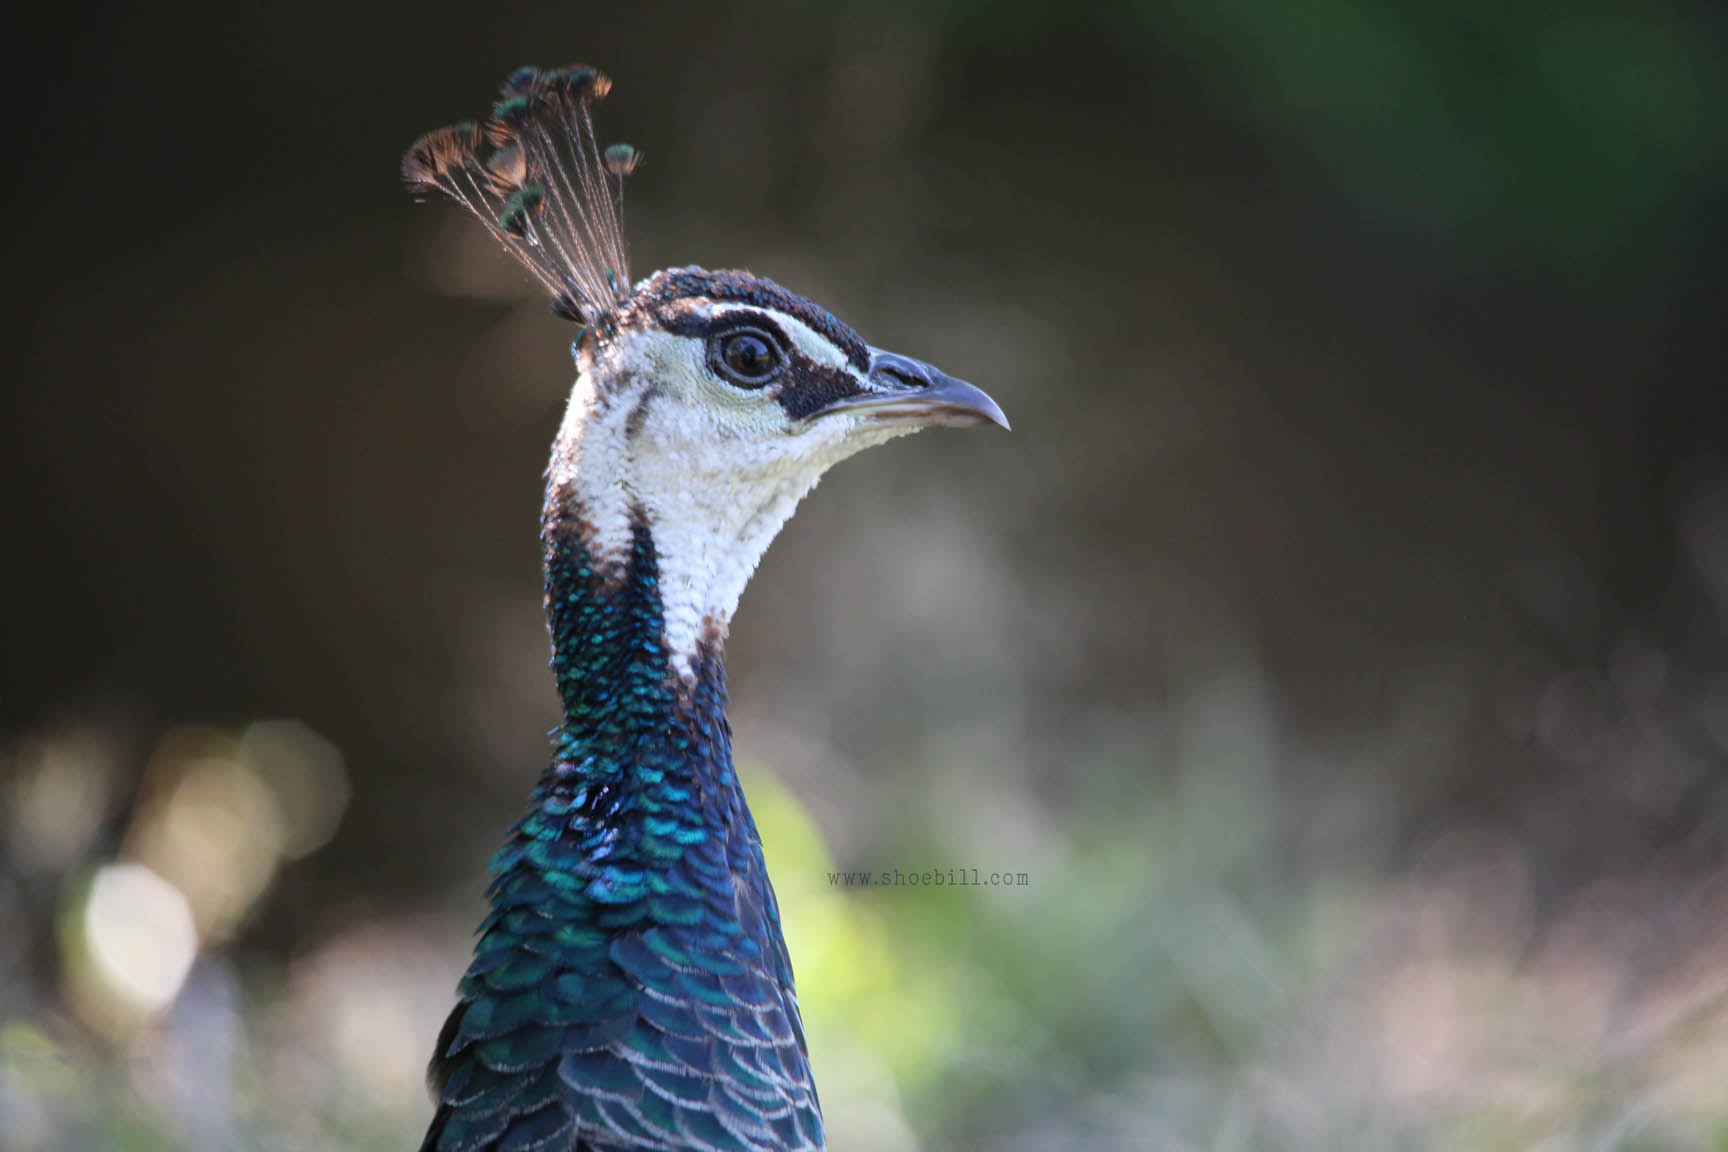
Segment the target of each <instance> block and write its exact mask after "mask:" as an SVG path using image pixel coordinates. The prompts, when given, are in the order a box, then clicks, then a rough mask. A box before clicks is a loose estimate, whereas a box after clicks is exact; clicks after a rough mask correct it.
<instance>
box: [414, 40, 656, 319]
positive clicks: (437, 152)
mask: <svg viewBox="0 0 1728 1152" xmlns="http://www.w3.org/2000/svg"><path fill="white" fill-rule="evenodd" d="M611 88H612V81H611V80H610V79H608V78H607V76H606V75H605V74H604V73H602V72H599V71H597V70H595V69H593V68H590V67H588V66H587V65H583V64H578V65H573V66H571V67H569V68H553V69H545V70H542V69H538V68H518V69H517V70H516V71H515V72H513V73H511V74H510V78H509V79H507V80H505V81H504V84H503V86H502V89H501V91H500V94H499V99H498V102H497V103H496V104H494V105H493V106H492V114H491V116H489V117H488V118H487V119H486V121H485V122H484V123H483V124H476V123H475V122H473V121H463V122H461V123H459V124H453V125H451V126H450V127H448V128H438V129H435V130H433V131H431V132H428V133H427V134H426V135H424V136H422V137H421V138H420V139H418V140H416V141H415V142H414V145H413V146H412V147H411V148H409V149H408V152H407V154H406V155H404V156H403V157H402V180H403V182H404V183H405V184H407V185H408V189H409V191H411V192H413V193H415V194H416V195H418V196H422V197H424V196H426V195H428V194H430V193H433V192H438V193H442V194H443V195H445V196H448V197H450V198H451V199H452V200H455V201H456V202H457V203H459V204H461V205H462V206H463V207H465V208H467V209H468V210H469V211H470V212H472V213H473V214H474V215H475V216H476V217H478V218H479V220H480V222H481V223H482V224H484V225H486V228H487V230H488V231H490V232H491V233H492V235H493V236H495V237H496V238H497V239H498V242H499V243H501V244H502V245H503V246H504V247H505V248H506V249H507V250H508V251H509V252H510V253H511V255H513V256H515V257H516V259H518V260H520V261H521V262H522V264H523V266H524V267H526V268H527V269H528V271H529V272H531V273H532V274H533V275H534V278H535V279H536V280H538V281H540V283H541V284H542V285H544V286H545V288H546V290H547V291H548V292H549V293H551V294H552V310H553V312H555V313H556V314H557V315H559V316H562V317H564V318H565V319H568V320H574V321H577V322H579V323H582V324H585V325H587V326H588V327H589V328H591V329H595V330H597V331H602V332H604V331H605V330H606V329H607V327H608V321H609V320H610V318H611V316H612V314H613V312H614V311H615V310H616V309H617V306H618V305H619V304H620V303H621V302H622V301H623V300H624V299H625V298H626V297H627V296H628V295H629V292H630V284H631V281H630V270H629V265H628V260H627V256H626V252H625V248H624V228H623V202H624V177H625V176H627V175H628V174H629V173H630V172H632V171H634V170H635V168H636V166H637V164H639V163H640V162H641V153H639V152H637V151H636V149H634V148H632V147H630V145H628V144H613V145H612V146H611V147H608V148H605V149H602V148H601V147H600V142H599V140H598V139H597V138H596V137H595V135H594V121H593V117H592V115H591V114H590V109H591V108H592V107H593V106H594V104H595V103H597V102H598V101H599V100H601V99H602V98H604V97H605V95H606V93H607V92H609V91H610V90H611Z"/></svg>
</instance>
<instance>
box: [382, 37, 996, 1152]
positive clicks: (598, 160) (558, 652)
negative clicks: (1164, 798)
mask: <svg viewBox="0 0 1728 1152" xmlns="http://www.w3.org/2000/svg"><path fill="white" fill-rule="evenodd" d="M609 88H610V81H608V80H607V79H606V78H605V77H604V76H603V75H601V74H600V73H598V72H596V71H594V70H593V69H591V68H587V67H583V66H577V67H573V68H569V69H559V70H554V71H550V72H541V71H537V70H535V69H531V68H529V69H521V70H518V71H517V72H515V73H513V74H512V75H511V77H510V78H509V79H508V80H506V81H505V83H504V85H503V94H502V99H501V100H500V101H499V102H498V104H497V105H496V107H495V108H494V110H493V115H492V117H491V118H490V119H489V120H487V121H486V122H485V123H484V124H483V125H476V124H473V123H471V122H465V123H461V124H457V125H455V126H453V127H451V128H444V129H439V130H438V131H435V132H431V133H428V134H427V135H426V136H424V137H422V138H421V139H420V140H419V141H418V142H416V143H415V145H414V146H413V147H412V148H410V149H409V151H408V154H407V155H406V156H405V157H404V159H403V166H402V173H403V176H404V179H405V180H406V182H407V183H408V185H409V187H410V189H411V190H412V191H414V192H416V193H425V192H428V191H436V192H440V193H443V194H445V195H449V196H450V197H452V198H454V199H455V200H457V201H458V202H460V203H462V204H463V205H464V206H466V207H467V208H469V209H470V210H471V211H472V212H473V213H474V214H475V215H476V216H477V217H478V218H479V219H480V220H481V221H482V223H484V224H485V226H486V227H487V228H488V229H489V230H490V231H491V233H492V234H493V236H494V237H496V238H497V239H498V240H499V241H500V242H501V243H502V244H503V245H504V247H505V248H506V249H507V250H509V251H510V252H511V253H512V254H513V255H515V256H516V257H517V258H518V259H519V260H520V261H521V262H522V263H523V265H524V266H525V267H526V268H527V269H528V271H529V272H530V273H531V274H532V275H533V276H534V277H535V278H536V279H538V280H539V281H540V282H541V284H542V285H543V286H545V287H546V289H547V291H548V293H549V294H550V295H551V297H552V300H553V312H554V314H555V315H558V316H560V317H562V318H564V319H567V320H570V321H573V322H575V323H577V324H578V325H579V335H578V338H577V340H576V343H575V344H574V346H573V349H572V351H573V353H574V354H575V357H576V360H577V363H578V366H579V369H580V372H579V375H578V377H577V381H576V385H575V387H574V388H573V390H572V396H571V403H570V409H569V411H568V413H567V414H566V417H565V423H564V427H563V429H562V430H561V432H560V434H559V438H558V442H557V444H556V445H555V446H554V449H553V456H552V463H551V467H550V469H549V474H548V484H547V493H546V502H545V507H544V510H543V513H542V519H541V525H542V531H541V543H542V548H543V553H544V561H545V591H546V612H547V620H548V626H549V629H550V632H551V639H552V653H553V655H552V671H553V675H554V678H555V680H556V682H557V687H558V694H559V699H560V703H561V706H562V712H563V720H562V724H561V725H560V727H559V728H558V730H557V732H556V734H555V740H554V746H553V754H552V758H551V763H550V764H549V765H548V767H547V768H546V770H545V771H544V772H543V773H542V774H541V776H540V779H539V782H538V784H537V785H536V786H535V788H534V791H533V794H532V796H531V797H530V799H529V803H528V806H527V809H526V811H525V812H524V813H523V815H522V818H521V819H520V820H518V821H517V823H516V825H515V826H514V827H513V828H512V829H511V831H510V834H509V837H508V839H507V841H506V843H505V845H504V847H503V848H501V849H500V850H499V851H498V853H497V854H496V855H495V856H494V857H493V859H492V864H491V871H492V883H491V887H490V889H489V890H488V898H489V900H490V904H491V907H490V911H489V912H488V913H487V915H486V918H485V920H484V921H483V922H482V924H481V926H480V930H479V940H478V942H477V943H476V946H475V950H474V958H473V961H472V962H471V964H470V965H469V968H468V971H467V974H466V975H465V976H464V977H463V978H462V982H461V986H460V993H459V999H458V1003H457V1005H456V1007H455V1009H454V1010H453V1011H452V1012H451V1013H450V1016H449V1018H448V1020H447V1021H446V1022H445V1025H444V1029H443V1031H442V1033H441V1035H440V1036H439V1039H438V1044H437V1048H436V1051H435V1053H434V1055H433V1060H432V1065H431V1069H430V1080H431V1086H432V1091H433V1096H434V1099H435V1104H436V1111H435V1114H434V1117H433V1120H432V1123H431V1126H430V1128H429V1129H428V1131H427V1133H426V1137H425V1141H424V1144H423V1150H425V1152H479V1150H483V1149H499V1150H505V1149H508V1150H522V1149H560V1150H564V1152H571V1150H576V1152H625V1150H636V1152H820V1150H821V1149H823V1148H824V1147H825V1146H826V1141H825V1136H824V1132H823V1126H822V1117H821V1110H820V1107H819V1104H818V1101H817V1097H816V1089H815V1086H814V1083H813V1081H812V1077H811V1071H810V1061H809V1054H808V1050H807V1046H806V1044H805V1039H804V1029H803V1023H802V1021H801V1020H800V1018H799V1013H798V1001H797V997H796V994H795V992H794V985H793V978H792V964H791V960H790V958H789V957H788V955H787V950H786V943H785V940H784V938H783V936H782V933H781V928H780V910H779V907H778V905H777V904H776V902H775V899H774V890H773V888H772V887H771V886H770V884H769V881H768V872H767V868H766V865H765V864H764V862H763V856H762V843H761V839H760V837H759V836H758V835H757V831H756V826H755V823H754V821H753V820H752V819H751V816H750V810H749V808H748V806H747V805H746V804H745V800H744V793H743V791H742V789H741V788H740V786H739V783H738V779H737V777H736V774H735V773H734V771H733V766H732V744H731V739H732V734H731V729H730V728H729V727H728V725H727V723H726V676H725V668H724V666H723V664H722V660H721V643H722V640H723V638H724V635H725V631H726V626H727V622H728V620H729V619H730V616H731V612H732V610H733V608H734V607H735V606H736V603H737V598H738V596H739V594H740V593H741V592H742V590H743V586H744V583H745V581H747V580H748V577H749V574H750V571H751V570H752V569H753V568H754V566H755V564H756V562H757V560H758V559H759V558H760V556H761V555H762V552H763V550H764V549H766V548H767V546H768V544H769V542H770V541H771V540H772V539H773V536H774V534H775V533H776V532H777V531H778V530H779V528H780V526H781V525H782V524H783V523H784V522H785V520H786V518H787V517H789V516H790V515H791V514H792V510H793V508H794V507H795V506H796V504H797V502H798V500H799V499H801V498H802V497H803V495H804V494H805V493H806V492H808V491H809V489H810V487H811V486H813V485H814V484H815V482H816V480H817V478H818V477H820V476H821V474H822V473H823V472H824V471H825V470H826V469H827V468H828V467H830V466H831V465H832V464H834V463H835V462H837V461H839V460H840V459H843V458H845V457H846V456H848V455H851V454H852V453H854V452H856V451H858V450H860V449H862V448H865V447H868V446H870V445H872V444H877V443H881V442H883V441H885V440H887V439H890V438H892V437H894V436H897V435H902V434H904V433H906V432H911V431H915V430H917V429H918V428H921V427H926V426H929V425H933V424H949V425H957V426H959V425H970V424H979V423H997V424H1002V425H1003V426H1006V421H1005V419H1004V418H1003V416H1002V413H1001V410H1000V409H999V408H997V407H996V405H995V403H994V402H992V401H991V400H990V398H989V397H987V396H985V395H984V394H983V393H982V392H980V391H978V390H977V389H976V388H973V387H971V386H970V385H968V384H965V383H963V382H961V381H958V380H955V379H953V378H951V377H948V376H945V375H943V374H942V373H940V372H938V371H937V370H936V369H934V368H932V367H930V366H929V365H927V364H923V363H921V362H919V361H916V360H912V359H910V358H907V357H904V356H897V355H895V354H892V353H888V352H883V351H880V350H878V349H874V348H871V347H870V346H868V345H867V344H865V343H864V341H863V340H862V339H861V338H859V336H858V334H857V333H856V332H854V331H853V330H852V329H851V328H849V327H847V326H846V325H845V324H843V323H841V322H840V321H839V320H838V319H836V318H835V317H834V316H832V315H831V314H830V313H828V312H827V311H826V310H824V309H822V308H820V307H818V306H817V305H815V304H813V303H811V302H810V301H808V300H805V299H803V298H802V297H799V296H796V295H794V294H792V293H790V292H788V291H786V290H785V289H783V288H781V287H779V286H778V285H776V284H774V283H772V282H771V281H768V280H765V279H762V278H759V277H756V276H752V275H751V274H749V273H747V272H738V271H728V272H709V271H705V270H703V269H699V268H682V269H675V270H671V271H662V272H659V273H656V274H655V275H654V276H652V277H649V278H648V279H646V280H644V281H642V282H641V283H640V284H635V285H632V284H631V282H630V278H629V274H628V270H627V268H626V263H625V251H624V243H623V236H622V231H621V227H620V221H619V211H620V209H619V200H618V197H620V196H621V195H622V193H621V182H622V180H623V178H624V176H625V175H626V174H628V173H629V172H630V171H632V170H633V169H634V168H635V167H636V165H637V163H638V162H639V160H640V154H639V153H637V152H636V151H635V150H634V149H632V148H629V147H628V146H623V145H613V146H612V147H610V148H607V149H604V150H602V149H601V148H600V146H599V143H598V141H597V140H596V139H595V136H594V130H593V125H592V123H591V121H590V119H589V108H590V106H591V105H592V104H593V103H594V101H596V100H598V99H599V98H600V97H602V96H603V95H605V93H606V92H607V90H608V89H609ZM613 181H617V182H618V186H619V189H620V190H619V191H614V190H613V188H614V184H613Z"/></svg>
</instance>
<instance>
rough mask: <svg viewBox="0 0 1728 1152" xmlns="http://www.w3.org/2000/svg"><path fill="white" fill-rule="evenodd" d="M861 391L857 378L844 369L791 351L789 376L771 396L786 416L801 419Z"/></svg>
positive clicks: (862, 389) (861, 387)
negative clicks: (813, 360) (815, 361)
mask: <svg viewBox="0 0 1728 1152" xmlns="http://www.w3.org/2000/svg"><path fill="white" fill-rule="evenodd" d="M863 391H864V388H863V386H862V385H860V384H859V383H858V377H856V376H854V375H852V373H850V372H848V371H846V369H844V368H834V367H831V366H829V365H827V364H817V363H814V362H812V361H811V360H809V359H808V358H806V357H803V356H800V355H798V353H797V352H794V353H793V354H792V369H791V372H790V374H789V377H788V379H787V381H786V383H785V385H784V386H782V387H781V389H780V390H779V391H778V392H776V393H775V394H774V399H775V400H776V401H777V402H778V403H779V405H780V407H781V408H782V409H784V410H785V412H786V415H787V416H788V417H790V418H791V419H793V420H803V419H805V418H806V417H809V416H813V415H815V414H816V413H818V412H820V411H821V410H822V409H824V408H826V407H828V405H830V404H832V403H834V402H835V401H836V400H844V399H846V397H848V396H857V395H859V394H860V393H862V392H863Z"/></svg>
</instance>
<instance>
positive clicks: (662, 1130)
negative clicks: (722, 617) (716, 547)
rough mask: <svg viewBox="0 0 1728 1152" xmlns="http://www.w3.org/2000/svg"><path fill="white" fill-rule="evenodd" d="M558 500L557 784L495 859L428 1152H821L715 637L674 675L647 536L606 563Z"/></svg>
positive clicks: (552, 536) (550, 565)
mask: <svg viewBox="0 0 1728 1152" xmlns="http://www.w3.org/2000/svg"><path fill="white" fill-rule="evenodd" d="M560 495H561V494H560V493H558V492H557V491H554V492H553V493H550V494H549V498H548V508H547V513H546V518H545V527H544V530H543V533H542V539H543V543H544V545H545V550H546V602H547V615H548V620H549V625H550V628H551V633H552V644H553V658H552V666H553V671H554V673H555V675H556V678H557V683H558V692H559V696H560V698H561V700H562V702H563V711H564V722H563V725H562V727H561V728H560V729H559V731H558V734H557V740H556V747H555V752H554V756H553V760H552V763H551V764H550V765H549V766H548V768H547V769H546V771H545V772H544V773H543V774H542V775H541V777H540V781H539V783H538V785H537V786H536V787H535V789H534V793H533V795H532V797H531V799H530V802H529V807H528V811H527V812H526V814H525V815H524V816H523V818H522V819H521V820H520V821H519V822H518V823H517V824H516V826H515V828H513V829H512V831H511V834H510V837H509V840H508V841H507V842H506V843H505V845H504V847H503V848H502V849H500V850H499V852H498V853H497V854H496V855H495V856H494V858H493V861H492V872H493V881H492V886H491V889H490V897H491V904H492V907H491V911H490V913H489V914H488V915H487V917H486V919H485V921H484V922H483V923H482V925H481V928H480V940H479V943H478V944H477V946H476V949H475V957H474V961H473V963H472V965H471V966H470V968H469V970H468V973H467V975H466V976H465V977H464V978H463V980H462V988H461V1001H460V1003H458V1005H457V1007H456V1009H455V1011H454V1012H452V1014H451V1016H450V1018H449V1020H448V1021H447V1022H446V1024H445V1027H444V1033H443V1035H442V1036H441V1037H440V1039H439V1047H438V1052H437V1054H436V1055H435V1057H434V1059H433V1063H432V1068H431V1077H432V1080H433V1084H434V1087H435V1090H436V1092H437V1095H438V1100H439V1106H438V1113H437V1116H436V1117H435V1118H434V1120H433V1124H432V1128H431V1130H430V1131H429V1132H428V1134H427V1137H426V1143H425V1145H424V1147H425V1148H427V1149H447V1150H454V1149H481V1148H491V1147H524V1148H526V1147H544V1148H560V1149H570V1148H577V1149H593V1150H594V1152H609V1150H612V1149H626V1148H629V1149H664V1150H668V1152H670V1150H674V1149H712V1150H716V1152H719V1150H731V1149H737V1150H745V1149H755V1150H765V1149H775V1150H778V1149H811V1150H814V1149H820V1148H821V1147H823V1135H822V1123H821V1117H820V1112H819V1108H818V1104H817V1101H816V1094H815V1089H814V1087H813V1086H812V1083H811V1078H810V1069H809V1062H808V1057H807V1055H806V1049H805V1043H804V1035H803V1030H802V1026H801V1024H800V1021H799V1017H798V1007H797V1002H796V999H795V998H794V995H793V990H792V971H791V965H790V963H789V961H788V958H787V954H786V946H785V942H784V940H783V939H782V937H781V933H780V923H779V910H778V907H777V906H776V904H775V900H774V893H773V889H772V888H771V887H770V886H769V883H768V875H767V870H766V868H765V866H764V864H763V860H762V848H761V843H760V840H759V839H758V837H757V833H756V828H755V824H754V822H753V821H752V820H751V817H750V812H749V809H748V808H747V807H746V806H745V803H744V796H743V793H742V791H741V790H740V789H739V787H738V783H737V780H736V778H735V776H734V774H733V768H732V750H731V731H730V729H729V727H728V725H727V723H726V716H725V706H726V681H725V670H724V667H723V665H722V663H721V656H720V650H719V645H718V640H717V639H715V640H714V641H713V642H711V643H707V644H705V645H704V648H703V650H702V651H701V652H700V653H698V655H697V657H696V659H695V660H693V661H692V671H693V673H694V675H693V678H692V679H689V680H686V679H684V678H681V677H680V676H678V675H677V674H676V673H674V672H673V671H672V670H671V661H670V654H669V653H668V652H667V651H666V647H665V642H664V640H663V628H662V615H663V614H662V609H661V601H660V596H659V591H658V587H657V579H658V565H657V559H656V554H655V550H654V543H653V538H652V533H651V531H650V529H649V527H648V525H647V522H646V520H645V518H644V517H642V516H637V517H636V518H635V523H634V528H633V539H632V542H631V548H630V553H629V556H628V557H627V558H624V559H623V560H621V561H607V562H605V563H602V562H601V561H600V560H599V559H598V558H597V557H596V556H595V555H594V554H593V552H592V550H591V548H590V547H589V545H588V542H587V536H586V531H587V530H586V527H585V525H584V524H583V523H582V520H581V518H580V510H579V509H577V508H573V507H570V506H565V505H562V504H561V502H560V499H559V497H560Z"/></svg>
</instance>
